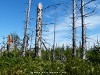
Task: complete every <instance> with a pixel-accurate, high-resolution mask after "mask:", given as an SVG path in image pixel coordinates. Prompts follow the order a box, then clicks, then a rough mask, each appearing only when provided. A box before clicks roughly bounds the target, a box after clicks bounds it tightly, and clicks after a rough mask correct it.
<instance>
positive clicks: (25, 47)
mask: <svg viewBox="0 0 100 75" xmlns="http://www.w3.org/2000/svg"><path fill="white" fill-rule="evenodd" d="M30 7H31V0H28V8H27V11H26V23H25V31H24V38H23V52H22V56H25V53H26V49H27V38H28V35H27V32H28V25H29V19H30Z"/></svg>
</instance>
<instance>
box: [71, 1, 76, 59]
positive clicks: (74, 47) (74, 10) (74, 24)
mask: <svg viewBox="0 0 100 75" xmlns="http://www.w3.org/2000/svg"><path fill="white" fill-rule="evenodd" d="M75 17H76V0H73V27H72V30H73V33H72V36H73V38H72V42H73V50H72V57H76V19H75Z"/></svg>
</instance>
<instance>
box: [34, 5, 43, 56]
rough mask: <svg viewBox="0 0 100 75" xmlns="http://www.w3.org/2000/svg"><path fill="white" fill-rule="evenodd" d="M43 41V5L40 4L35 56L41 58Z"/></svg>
mask: <svg viewBox="0 0 100 75" xmlns="http://www.w3.org/2000/svg"><path fill="white" fill-rule="evenodd" d="M41 40H42V4H41V3H39V4H38V8H37V25H36V40H35V56H39V57H41V43H42V42H41Z"/></svg>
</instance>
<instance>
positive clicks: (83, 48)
mask: <svg viewBox="0 0 100 75" xmlns="http://www.w3.org/2000/svg"><path fill="white" fill-rule="evenodd" d="M84 17H85V15H84V0H81V22H82V59H85V58H86V49H85V48H86V47H85V46H86V39H85V38H86V32H85V24H84Z"/></svg>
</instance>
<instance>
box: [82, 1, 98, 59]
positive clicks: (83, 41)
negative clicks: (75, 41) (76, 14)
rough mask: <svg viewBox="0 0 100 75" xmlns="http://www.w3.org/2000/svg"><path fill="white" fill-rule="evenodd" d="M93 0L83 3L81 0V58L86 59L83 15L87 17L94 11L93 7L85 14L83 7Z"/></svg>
mask: <svg viewBox="0 0 100 75" xmlns="http://www.w3.org/2000/svg"><path fill="white" fill-rule="evenodd" d="M93 1H95V0H90V1H89V2H87V3H84V0H81V23H82V59H86V26H85V22H84V19H85V17H87V16H88V15H90V14H91V13H93V12H94V11H95V9H96V8H95V9H94V10H93V11H92V12H90V13H87V14H84V8H85V6H86V5H87V4H89V3H91V2H93Z"/></svg>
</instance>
